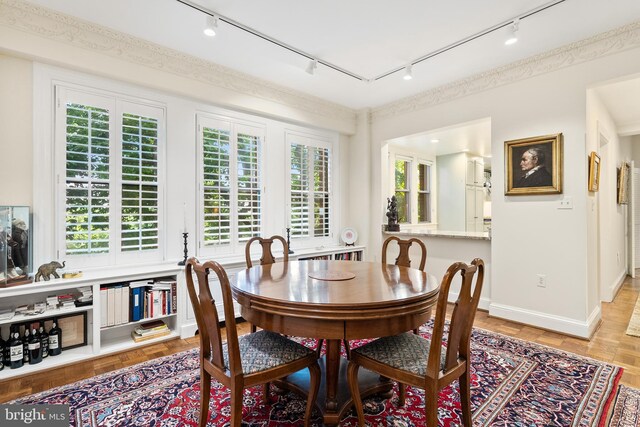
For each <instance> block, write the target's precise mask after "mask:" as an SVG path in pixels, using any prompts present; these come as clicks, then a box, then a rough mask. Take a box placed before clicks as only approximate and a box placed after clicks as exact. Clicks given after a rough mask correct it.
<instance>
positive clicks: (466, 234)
mask: <svg viewBox="0 0 640 427" xmlns="http://www.w3.org/2000/svg"><path fill="white" fill-rule="evenodd" d="M384 233H385V234H389V235H394V236H409V237H448V238H452V239H474V240H491V236H489V233H486V232H482V231H446V230H413V231H409V230H407V231H385V232H384Z"/></svg>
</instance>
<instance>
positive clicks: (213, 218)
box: [201, 123, 231, 246]
mask: <svg viewBox="0 0 640 427" xmlns="http://www.w3.org/2000/svg"><path fill="white" fill-rule="evenodd" d="M230 136H231V128H230V125H229V124H228V123H220V124H219V125H217V126H202V127H201V140H202V166H203V175H202V194H201V196H202V209H203V212H202V214H203V219H204V221H203V231H202V232H203V239H202V242H203V245H204V246H213V245H221V244H228V243H230V242H231V145H230Z"/></svg>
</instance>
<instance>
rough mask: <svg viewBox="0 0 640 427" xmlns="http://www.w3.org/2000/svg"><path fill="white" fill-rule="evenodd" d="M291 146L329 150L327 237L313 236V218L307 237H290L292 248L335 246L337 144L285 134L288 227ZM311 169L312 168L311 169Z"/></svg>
mask: <svg viewBox="0 0 640 427" xmlns="http://www.w3.org/2000/svg"><path fill="white" fill-rule="evenodd" d="M291 144H301V145H306V146H308V147H313V148H325V149H329V192H330V194H329V235H328V236H321V237H314V236H313V218H311V220H310V221H309V236H308V237H293V236H292V237H291V242H292V246H294V245H295V247H298V248H309V247H318V246H324V245H327V246H328V245H332V244H335V241H334V238H333V236H334V235H335V229H336V226H337V223H338V218H336V212H338V210H337V200H338V199H337V186H336V185H337V184H336V182H337V181H338V178H337V175H338V170H339V167H338V158H337V155H338V153H337V151H338V150H337V144H335V143H334V141H333V140H331V139H328V138H325V137H323V136H320V135H313V134H307V133H303V132H298V131H291V130H288V131H286V133H285V146H286V148H285V183H286V209H285V224H286V226H287V227H290V219H291ZM311 169H312V168H311ZM310 193H311V197H310V198H309V200H310V208H311V210H310V212H313V200H314V198H313V189H312V188H311V191H310Z"/></svg>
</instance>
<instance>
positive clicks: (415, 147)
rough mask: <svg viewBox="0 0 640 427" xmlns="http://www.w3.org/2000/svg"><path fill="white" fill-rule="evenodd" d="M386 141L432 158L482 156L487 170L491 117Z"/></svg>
mask: <svg viewBox="0 0 640 427" xmlns="http://www.w3.org/2000/svg"><path fill="white" fill-rule="evenodd" d="M436 141H437V142H436ZM387 142H388V143H389V145H390V146H393V147H397V148H400V149H404V150H408V151H413V152H419V153H423V154H425V155H427V156H433V157H436V156H442V155H445V154H452V153H460V152H468V153H469V154H470V155H473V156H478V157H482V158H483V159H484V163H485V166H486V167H487V169H491V119H490V118H485V119H479V120H474V121H472V122H467V123H459V124H457V125H454V126H447V127H446V128H440V129H434V130H431V131H428V132H421V133H419V134H415V135H409V136H405V137H402V138H395V139H392V140H389V141H387Z"/></svg>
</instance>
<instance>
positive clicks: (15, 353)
mask: <svg viewBox="0 0 640 427" xmlns="http://www.w3.org/2000/svg"><path fill="white" fill-rule="evenodd" d="M11 332H12V334H11V339H10V340H9V366H10V367H11V369H16V368H22V365H23V364H24V358H23V355H22V352H23V345H22V341H21V340H20V332H18V328H17V327H16V328H11Z"/></svg>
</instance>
